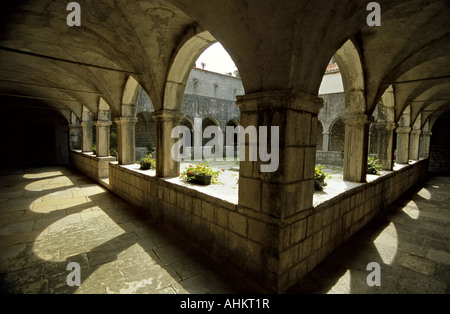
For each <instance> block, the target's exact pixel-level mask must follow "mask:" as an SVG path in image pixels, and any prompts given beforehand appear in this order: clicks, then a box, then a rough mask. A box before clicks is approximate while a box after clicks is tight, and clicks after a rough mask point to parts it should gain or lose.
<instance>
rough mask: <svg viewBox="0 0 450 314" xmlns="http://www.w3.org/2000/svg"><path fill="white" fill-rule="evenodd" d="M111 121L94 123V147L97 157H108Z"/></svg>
mask: <svg viewBox="0 0 450 314" xmlns="http://www.w3.org/2000/svg"><path fill="white" fill-rule="evenodd" d="M111 124H112V122H111V121H100V120H98V121H96V122H95V126H96V127H97V128H96V132H97V136H96V140H97V143H96V146H97V157H108V156H109V133H110V127H111Z"/></svg>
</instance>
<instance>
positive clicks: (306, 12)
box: [0, 0, 450, 292]
mask: <svg viewBox="0 0 450 314" xmlns="http://www.w3.org/2000/svg"><path fill="white" fill-rule="evenodd" d="M378 2H379V3H380V6H381V8H382V18H381V21H382V24H381V26H379V27H371V26H368V25H367V22H366V18H367V15H368V11H367V10H366V5H367V3H366V2H364V1H350V0H344V1H342V0H340V1H336V0H317V1H303V0H298V1H292V0H280V1H271V0H259V1H252V0H242V1H226V2H224V1H220V0H199V1H195V4H194V3H193V2H192V1H188V0H138V1H125V0H117V1H113V2H110V1H108V2H107V1H89V2H82V3H81V10H82V15H81V26H79V27H77V26H74V27H70V26H68V25H67V23H66V17H67V14H68V12H67V11H66V3H64V2H63V1H49V0H32V1H31V0H25V1H20V2H17V3H15V4H11V3H8V5H6V4H2V10H1V14H2V17H1V21H2V22H1V23H2V33H1V35H0V38H1V42H0V60H1V61H0V62H1V64H2V66H1V69H0V89H1V96H0V97H1V100H0V104H1V106H2V108H3V114H2V116H1V118H0V119H1V120H2V123H1V126H2V129H1V130H2V133H3V134H14V136H10V137H8V138H6V139H5V142H4V143H3V145H2V149H1V152H0V156H1V161H2V163H1V164H2V168H6V170H8V168H9V167H24V166H30V165H33V160H34V161H36V163H35V164H34V166H40V165H46V164H59V165H70V166H71V167H74V168H76V169H78V170H80V171H82V172H83V173H85V174H86V175H88V176H89V177H91V178H92V179H94V180H95V181H97V182H99V183H100V184H102V185H104V186H106V187H107V188H108V189H109V190H110V191H112V192H113V193H114V194H116V195H118V196H119V197H121V198H122V199H124V200H126V201H128V202H129V203H131V204H132V205H136V206H139V207H140V208H142V210H143V211H146V212H148V213H149V214H150V215H152V216H153V217H155V218H157V219H160V220H161V221H163V222H164V223H166V224H168V225H170V226H172V227H175V228H177V229H178V230H180V231H181V232H183V233H184V234H186V235H187V236H188V237H189V239H191V240H192V242H195V243H196V244H197V245H199V246H200V247H201V248H202V249H204V250H205V251H207V252H208V253H209V254H210V256H212V257H214V258H215V259H216V260H218V261H219V262H220V261H222V262H223V263H226V264H229V265H233V267H235V269H236V271H238V272H240V273H241V274H244V275H245V276H246V277H248V278H249V280H251V281H252V282H255V283H256V284H258V285H259V286H261V287H263V288H264V289H266V290H267V291H273V292H284V291H286V290H287V289H288V288H289V287H291V286H293V285H295V284H296V283H297V282H298V281H299V280H300V279H302V278H303V277H305V275H306V274H308V273H310V272H311V271H312V270H313V269H315V268H316V266H317V265H319V264H320V263H321V262H322V261H323V260H324V259H325V258H326V257H327V256H329V255H330V254H331V253H332V252H333V251H334V250H335V249H336V248H337V247H339V246H340V245H341V244H343V243H344V242H345V241H347V240H348V239H349V238H350V237H351V236H352V235H353V234H355V233H356V232H357V231H358V230H360V229H361V228H362V227H363V226H365V225H366V224H367V223H368V222H370V221H371V220H372V219H373V218H374V217H375V216H376V215H378V214H379V213H380V211H381V210H382V209H383V208H386V207H388V206H389V205H390V204H392V203H393V202H394V201H395V200H397V199H398V198H399V197H401V196H402V195H404V194H405V193H406V192H408V191H409V190H410V189H411V188H413V187H414V186H416V185H417V184H420V183H421V182H423V180H424V179H425V178H426V176H427V174H428V170H432V171H433V172H440V173H445V172H447V173H448V172H450V165H449V162H448V161H449V160H450V153H449V150H448V147H450V146H449V145H448V144H449V143H448V136H447V134H448V130H449V124H448V123H446V121H448V116H449V113H450V98H449V96H450V80H449V77H450V76H449V75H450V74H449V73H448V72H449V70H448V69H450V55H449V53H448V52H449V51H450V18H449V14H450V6H449V2H448V1H447V0H435V1H425V0H386V1H385V0H381V1H378ZM400 13H401V14H400ZM217 41H220V43H221V44H222V45H223V46H224V47H225V49H226V50H227V51H228V53H229V54H230V56H231V57H232V59H233V60H234V61H235V63H236V66H237V68H238V69H239V73H240V77H241V78H242V84H243V89H244V92H243V93H242V94H241V95H239V94H238V95H236V98H237V101H236V105H237V107H236V108H237V109H238V110H239V112H240V121H239V123H240V125H242V126H243V127H247V126H255V127H258V126H278V127H279V130H280V146H279V160H280V163H279V168H278V170H277V171H276V172H273V173H261V172H260V171H259V169H260V165H261V163H263V162H262V161H261V160H257V161H240V167H239V186H238V198H237V201H236V202H230V201H227V200H224V199H221V198H220V197H215V196H214V197H213V196H211V195H206V194H204V193H202V192H201V191H195V192H193V191H192V190H190V189H189V188H188V187H186V186H183V185H179V184H175V183H173V182H172V181H171V180H170V178H173V177H177V176H178V174H179V172H180V163H179V162H176V161H174V160H173V159H172V158H171V148H172V145H173V144H174V143H175V142H176V140H177V139H174V138H172V137H171V130H172V129H173V128H174V127H175V126H178V125H180V124H183V125H186V126H190V127H189V128H190V129H191V130H193V132H195V130H194V129H195V123H193V122H194V121H189V119H184V118H185V116H186V115H185V113H184V112H183V96H184V92H185V89H186V85H187V82H188V77H189V74H190V72H191V69H192V68H193V66H194V62H195V61H196V59H197V58H198V57H199V55H200V54H201V53H202V52H203V51H204V50H205V49H207V48H208V47H209V46H210V45H212V44H213V43H215V42H217ZM332 58H333V60H335V61H336V63H337V64H338V66H339V69H340V73H341V75H342V84H343V89H344V98H345V109H344V111H345V112H344V115H343V117H342V118H340V119H339V120H336V121H329V122H327V125H320V126H319V127H318V123H319V122H318V114H319V111H320V110H321V108H323V107H324V100H323V99H322V98H320V97H318V94H319V87H320V85H321V81H322V78H323V74H324V73H325V71H326V69H327V67H328V65H329V62H330V60H331V59H332ZM194 88H195V86H194ZM141 91H145V93H146V94H147V95H148V97H149V98H150V100H151V103H152V107H153V108H151V110H148V112H151V114H148V113H139V112H138V110H137V109H138V108H137V107H138V106H137V104H138V100H139V95H140V92H141ZM216 92H217V93H220V86H219V88H217V90H216ZM233 96H234V95H233ZM376 108H377V109H376ZM331 109H332V108H330V110H331ZM375 110H377V125H376V129H374V128H373V127H371V124H372V122H373V115H374V112H375ZM183 119H184V120H183ZM205 123H207V124H216V125H217V124H218V121H215V120H214V119H212V118H210V119H207V122H205ZM225 123H228V121H226V122H225ZM233 123H235V125H236V124H237V123H238V121H234V122H233ZM222 127H223V126H222ZM136 129H138V130H139V129H141V130H145V129H154V130H155V132H154V133H152V134H156V136H155V138H154V139H153V141H154V144H155V145H156V147H157V154H156V170H155V172H153V175H144V174H142V173H141V172H139V171H135V170H134V169H132V167H130V165H133V164H135V161H136V150H135V147H136V140H139V141H141V142H140V144H139V145H145V141H143V139H142V138H136ZM111 130H114V133H116V134H117V154H118V155H117V160H116V158H114V157H111V156H110V149H109V148H110V139H111V137H110V133H111ZM319 130H320V131H319ZM318 132H321V134H322V135H323V136H322V138H321V139H319V140H317V139H318ZM75 134H81V136H80V139H79V140H78V143H76V144H77V145H78V146H79V148H80V149H81V152H77V151H74V150H70V148H69V142H70V138H72V139H73V138H75V136H74V135H75ZM338 134H342V137H340V138H341V139H342V142H340V143H339V140H338V139H336V140H335V139H334V136H337V135H338ZM369 135H370V137H375V136H376V139H377V140H376V143H377V144H376V146H377V147H376V148H375V147H369V146H370V144H369ZM319 137H320V134H319ZM328 141H329V142H328ZM72 144H74V141H72ZM94 144H95V147H96V155H93V154H92V153H88V152H91V151H92V147H93V146H94ZM329 144H331V145H329ZM248 145H250V144H249V143H246V146H245V148H248ZM318 145H319V146H321V147H318ZM333 145H336V146H333ZM27 146H28V147H27ZM323 148H327V149H328V150H338V151H340V150H341V149H343V160H342V163H343V180H344V182H346V183H347V182H352V183H353V182H354V183H365V184H361V185H359V186H358V188H357V189H352V190H348V191H346V193H344V194H342V195H339V196H338V197H335V198H332V199H330V200H328V201H326V202H324V203H322V204H320V205H317V206H314V205H313V198H314V167H315V164H316V150H317V151H319V150H322V151H323V150H324V149H323ZM375 150H376V151H377V153H378V157H379V159H380V160H381V162H382V165H383V169H384V170H385V171H386V173H387V174H386V175H384V176H381V177H380V178H378V179H376V180H372V181H370V182H367V181H368V180H367V175H366V163H367V157H368V154H369V153H370V152H371V151H375ZM29 151H32V152H33V154H31V155H30V154H28V152H29ZM37 151H39V152H40V154H39V156H37ZM394 152H395V162H394ZM15 156H17V157H15ZM30 156H31V157H30ZM366 182H367V183H366ZM224 261H226V262H224Z"/></svg>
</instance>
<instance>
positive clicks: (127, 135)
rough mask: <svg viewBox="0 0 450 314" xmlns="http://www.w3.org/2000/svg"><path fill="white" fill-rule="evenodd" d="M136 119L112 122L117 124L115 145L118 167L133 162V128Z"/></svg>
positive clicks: (127, 118) (123, 118)
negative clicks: (116, 147)
mask: <svg viewBox="0 0 450 314" xmlns="http://www.w3.org/2000/svg"><path fill="white" fill-rule="evenodd" d="M137 121H138V119H137V118H135V117H120V118H116V119H115V120H114V122H116V124H117V145H118V155H119V164H120V165H130V164H134V163H135V162H136V160H135V126H136V123H137Z"/></svg>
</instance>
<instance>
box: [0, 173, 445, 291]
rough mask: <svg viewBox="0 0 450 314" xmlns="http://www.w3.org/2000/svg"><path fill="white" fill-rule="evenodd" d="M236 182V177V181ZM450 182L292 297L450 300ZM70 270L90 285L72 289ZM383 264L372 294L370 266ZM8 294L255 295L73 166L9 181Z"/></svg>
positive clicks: (419, 197)
mask: <svg viewBox="0 0 450 314" xmlns="http://www.w3.org/2000/svg"><path fill="white" fill-rule="evenodd" d="M229 175H230V178H229V179H230V180H233V181H234V180H235V178H234V176H236V173H230V174H229ZM449 240H450V178H448V177H436V178H433V179H431V180H429V181H428V182H427V183H426V184H425V185H424V187H423V188H422V189H420V191H418V192H417V193H416V194H414V195H413V196H412V198H410V199H409V200H403V201H401V202H400V203H398V204H397V205H396V206H394V207H392V209H390V210H389V211H386V213H385V214H384V215H383V216H380V217H379V218H378V219H376V220H375V221H374V222H373V223H371V224H370V225H369V226H367V227H366V228H364V229H363V230H362V231H361V232H360V233H358V234H357V236H356V237H353V238H352V239H351V240H350V242H349V243H348V244H346V245H344V246H343V247H342V248H341V249H338V250H337V251H336V252H335V253H334V254H333V255H332V256H331V257H330V258H329V259H327V260H326V262H325V263H323V264H322V265H321V266H320V267H319V268H318V270H317V271H314V272H313V273H311V275H310V276H308V277H307V278H305V280H303V281H302V282H301V283H299V285H297V286H296V287H293V288H292V289H291V290H290V291H289V292H290V293H449V292H450V291H449V286H450V244H449V243H450V241H449ZM69 262H77V263H78V264H79V265H80V267H81V271H80V273H81V286H80V287H76V286H72V287H70V286H68V285H67V276H68V275H69V273H70V270H67V265H68V264H69ZM369 262H377V263H379V264H380V265H381V286H380V287H368V286H367V284H366V277H367V275H368V274H369V272H368V271H366V265H367V264H368V263H369ZM0 291H1V292H2V293H49V294H54V293H102V294H103V293H161V294H171V293H176V294H190V293H200V294H204V293H211V294H217V293H249V292H255V291H254V290H252V289H251V288H250V287H248V286H245V284H244V283H243V282H241V281H240V280H230V276H227V274H225V273H223V271H222V268H221V267H220V265H217V264H215V263H214V262H213V261H212V260H211V259H210V258H209V257H208V256H207V255H205V254H204V253H203V252H202V251H201V250H199V249H198V248H197V247H195V246H192V245H191V244H190V243H189V242H188V241H187V240H186V239H185V238H184V237H183V236H182V235H180V234H177V233H176V232H175V231H173V230H169V229H167V228H165V227H164V226H162V225H160V224H157V223H156V222H154V221H153V220H152V219H151V218H149V217H148V216H146V215H145V213H144V212H142V210H140V209H139V208H135V207H132V206H130V205H128V204H127V203H126V202H124V201H123V200H121V199H120V198H118V197H116V196H115V195H113V194H111V193H110V192H109V191H107V190H106V189H105V188H104V187H102V186H100V185H98V184H95V183H93V182H92V181H90V180H89V179H87V178H86V177H85V176H83V175H81V174H79V173H76V172H73V171H71V170H69V169H67V168H62V167H52V168H38V169H30V170H26V171H25V170H24V171H19V172H15V173H12V174H8V175H2V176H0Z"/></svg>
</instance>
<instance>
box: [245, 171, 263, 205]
mask: <svg viewBox="0 0 450 314" xmlns="http://www.w3.org/2000/svg"><path fill="white" fill-rule="evenodd" d="M261 197H262V195H261V181H260V180H258V179H250V178H246V177H242V176H241V177H240V178H239V205H242V206H245V207H247V208H250V209H253V210H256V211H259V210H260V209H261V206H260V202H261V201H263V202H264V200H261Z"/></svg>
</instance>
